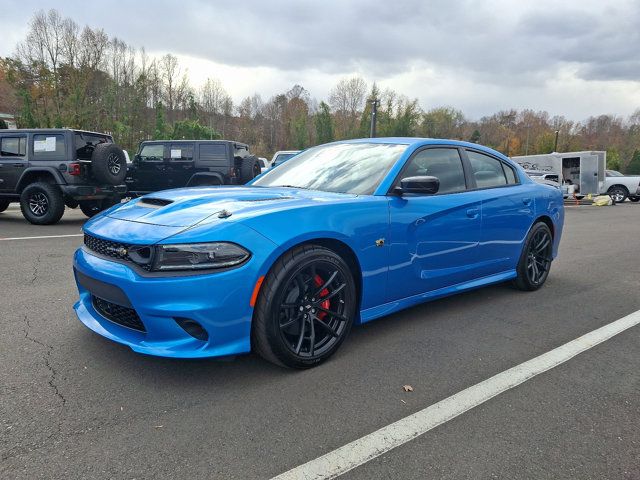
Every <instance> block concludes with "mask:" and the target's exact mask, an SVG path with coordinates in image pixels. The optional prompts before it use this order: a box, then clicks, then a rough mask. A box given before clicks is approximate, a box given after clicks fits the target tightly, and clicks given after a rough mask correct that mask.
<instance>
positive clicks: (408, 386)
mask: <svg viewBox="0 0 640 480" xmlns="http://www.w3.org/2000/svg"><path fill="white" fill-rule="evenodd" d="M402 389H403V390H404V391H405V392H413V387H412V386H411V385H403V386H402Z"/></svg>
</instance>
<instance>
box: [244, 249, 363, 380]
mask: <svg viewBox="0 0 640 480" xmlns="http://www.w3.org/2000/svg"><path fill="white" fill-rule="evenodd" d="M323 287H325V288H323ZM309 292H310V293H309ZM318 295H319V296H318ZM324 297H328V298H326V299H324V300H323V298H324ZM356 305H357V299H356V288H355V281H354V279H353V276H352V274H351V270H350V269H349V266H348V265H347V264H346V263H345V261H344V260H343V259H342V258H341V257H340V256H339V255H337V254H336V253H335V252H333V251H331V250H328V249H326V248H324V247H320V246H317V245H303V246H300V247H297V248H295V249H293V250H291V251H289V252H287V253H285V254H284V255H283V256H282V257H280V259H278V261H277V262H276V263H275V264H274V265H273V267H272V268H271V270H270V271H269V273H268V274H267V276H266V277H265V280H264V282H263V284H262V288H261V289H260V294H259V296H258V301H257V302H256V305H255V310H254V313H253V325H252V331H251V342H252V346H253V349H254V350H255V351H256V353H258V354H259V355H260V356H261V357H262V358H264V359H265V360H267V361H269V362H272V363H274V364H276V365H280V366H284V367H289V368H299V369H302V368H310V367H314V366H316V365H319V364H320V363H322V362H324V361H325V360H327V359H328V358H329V357H330V356H331V355H333V354H334V353H335V352H336V350H338V348H339V347H340V345H341V344H342V342H343V341H344V339H345V338H346V337H347V335H348V334H349V331H350V330H351V326H352V324H353V319H354V317H355V313H356ZM303 329H304V330H303ZM312 345H313V346H312Z"/></svg>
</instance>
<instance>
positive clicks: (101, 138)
mask: <svg viewBox="0 0 640 480" xmlns="http://www.w3.org/2000/svg"><path fill="white" fill-rule="evenodd" d="M126 175H127V163H126V158H125V155H124V152H123V151H122V149H121V148H120V147H118V146H117V145H116V144H115V143H113V138H112V137H111V135H107V134H104V133H95V132H86V131H82V130H70V129H32V130H0V212H2V211H4V210H6V209H7V207H8V206H9V204H10V203H11V202H20V208H21V210H22V214H23V215H24V217H25V218H26V219H27V220H28V221H29V222H31V223H33V224H36V225H50V224H53V223H56V222H57V221H58V220H60V218H61V217H62V215H63V213H64V208H65V205H66V206H67V207H69V208H76V207H78V206H79V207H80V209H81V210H82V212H83V213H84V214H85V215H87V216H88V217H91V216H93V215H95V214H96V213H98V212H100V211H102V210H104V209H106V208H108V207H110V206H112V205H115V204H116V203H119V202H120V199H121V195H122V194H124V193H125V192H126V191H127V187H126V185H125V181H124V180H125V177H126Z"/></svg>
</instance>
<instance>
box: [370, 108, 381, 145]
mask: <svg viewBox="0 0 640 480" xmlns="http://www.w3.org/2000/svg"><path fill="white" fill-rule="evenodd" d="M379 106H380V100H378V99H377V98H374V99H373V100H371V133H370V135H369V136H370V137H371V138H375V136H376V120H377V117H378V107H379Z"/></svg>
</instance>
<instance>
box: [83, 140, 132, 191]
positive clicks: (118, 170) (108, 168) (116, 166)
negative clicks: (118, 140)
mask: <svg viewBox="0 0 640 480" xmlns="http://www.w3.org/2000/svg"><path fill="white" fill-rule="evenodd" d="M91 173H92V174H93V177H94V178H95V179H96V180H97V181H98V182H99V183H102V184H107V185H121V184H123V183H124V179H125V177H126V176H127V160H126V158H125V156H124V152H123V151H122V149H121V148H120V147H118V146H117V145H116V144H114V143H99V144H98V145H96V146H95V148H94V149H93V153H92V154H91Z"/></svg>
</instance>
